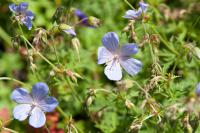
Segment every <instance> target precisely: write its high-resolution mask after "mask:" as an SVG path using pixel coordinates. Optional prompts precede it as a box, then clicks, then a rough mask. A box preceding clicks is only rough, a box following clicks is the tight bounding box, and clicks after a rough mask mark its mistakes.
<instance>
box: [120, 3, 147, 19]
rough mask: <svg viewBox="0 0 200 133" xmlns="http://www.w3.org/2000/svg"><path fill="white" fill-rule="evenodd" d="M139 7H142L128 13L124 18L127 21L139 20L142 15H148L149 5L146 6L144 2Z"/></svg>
mask: <svg viewBox="0 0 200 133" xmlns="http://www.w3.org/2000/svg"><path fill="white" fill-rule="evenodd" d="M139 6H140V7H139V8H138V10H128V11H126V13H125V15H124V16H123V17H124V18H127V19H137V18H139V17H140V16H141V15H142V13H146V11H147V7H148V4H146V3H144V2H139Z"/></svg>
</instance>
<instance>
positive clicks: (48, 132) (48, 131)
mask: <svg viewBox="0 0 200 133" xmlns="http://www.w3.org/2000/svg"><path fill="white" fill-rule="evenodd" d="M44 127H45V129H46V130H47V133H51V132H50V130H49V128H48V127H47V125H46V124H45V126H44Z"/></svg>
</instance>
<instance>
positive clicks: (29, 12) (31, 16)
mask: <svg viewBox="0 0 200 133" xmlns="http://www.w3.org/2000/svg"><path fill="white" fill-rule="evenodd" d="M25 16H26V17H29V18H30V19H31V20H32V19H33V18H34V15H33V13H32V12H31V11H26V13H25Z"/></svg>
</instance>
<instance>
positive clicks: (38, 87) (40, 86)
mask: <svg viewBox="0 0 200 133" xmlns="http://www.w3.org/2000/svg"><path fill="white" fill-rule="evenodd" d="M48 92H49V87H48V86H47V84H45V83H43V82H38V83H36V84H34V85H33V87H32V93H31V94H32V97H33V99H34V100H36V101H37V102H39V101H41V100H42V99H44V98H45V97H46V95H47V94H48Z"/></svg>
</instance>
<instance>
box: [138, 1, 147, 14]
mask: <svg viewBox="0 0 200 133" xmlns="http://www.w3.org/2000/svg"><path fill="white" fill-rule="evenodd" d="M139 6H140V8H141V9H142V11H143V12H146V11H147V7H148V4H146V3H144V2H139Z"/></svg>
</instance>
